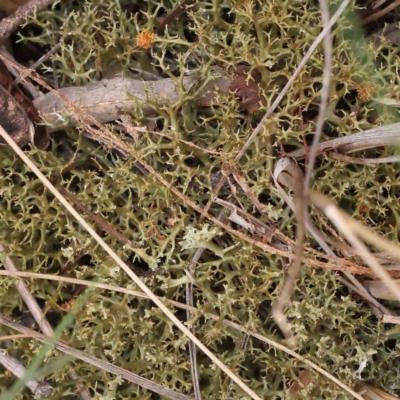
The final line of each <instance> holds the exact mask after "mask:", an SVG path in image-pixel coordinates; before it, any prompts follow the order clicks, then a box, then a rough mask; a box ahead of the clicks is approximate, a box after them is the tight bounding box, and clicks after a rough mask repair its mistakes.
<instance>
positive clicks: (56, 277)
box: [0, 270, 363, 400]
mask: <svg viewBox="0 0 400 400" xmlns="http://www.w3.org/2000/svg"><path fill="white" fill-rule="evenodd" d="M0 275H5V276H9V277H24V278H34V279H47V280H52V281H57V282H66V283H73V284H78V285H85V286H90V287H96V288H99V289H104V290H111V291H115V292H120V293H125V294H129V295H132V296H136V297H140V298H143V299H148V298H149V297H148V296H147V294H145V293H143V292H140V291H138V290H131V289H126V288H121V287H118V286H114V285H109V284H105V283H97V282H92V281H84V280H82V279H76V278H69V277H64V276H59V275H49V274H38V273H35V272H25V271H18V272H9V271H2V270H0ZM164 300H165V301H166V302H167V303H169V304H170V305H172V306H174V307H177V308H180V309H183V310H188V311H191V312H196V311H197V308H196V307H192V306H189V305H187V304H184V303H180V302H178V301H175V300H168V299H164ZM205 316H206V317H208V318H211V319H213V320H214V321H216V322H219V321H221V319H220V317H219V316H218V315H216V314H210V313H206V314H205ZM222 323H223V324H224V325H226V326H230V327H232V328H234V329H236V330H238V331H240V332H243V333H245V334H246V335H249V336H252V337H254V338H256V339H258V340H260V341H261V342H263V343H266V344H268V345H270V346H272V347H274V348H277V349H279V350H281V351H283V352H285V353H287V354H289V355H291V356H292V357H294V358H297V359H298V360H300V361H302V362H304V363H305V364H307V365H308V366H310V367H311V368H313V369H314V370H315V371H317V372H319V373H320V374H321V375H324V376H325V377H326V378H328V379H329V380H331V381H332V382H334V383H335V384H337V385H338V386H340V387H341V388H343V389H344V390H346V391H347V392H349V393H351V394H352V395H353V396H354V397H355V398H357V399H360V400H363V398H362V397H361V396H360V395H358V394H357V393H356V392H354V391H353V390H352V389H350V388H349V387H348V386H347V385H345V384H344V383H342V382H340V381H339V380H338V379H337V378H335V377H334V376H333V375H331V374H329V373H328V372H326V371H325V370H323V369H322V368H320V367H318V365H316V364H314V363H313V362H312V361H309V360H307V359H305V358H303V357H302V356H301V355H300V354H297V353H296V352H295V351H293V350H291V349H289V348H287V347H285V346H283V345H281V344H279V343H278V342H276V341H274V340H272V339H269V338H267V337H265V336H263V335H261V334H259V333H256V332H252V331H249V330H247V329H246V328H243V327H242V326H241V325H239V324H236V323H235V322H232V321H229V320H227V319H224V320H222Z"/></svg>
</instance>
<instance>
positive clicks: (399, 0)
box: [361, 0, 400, 25]
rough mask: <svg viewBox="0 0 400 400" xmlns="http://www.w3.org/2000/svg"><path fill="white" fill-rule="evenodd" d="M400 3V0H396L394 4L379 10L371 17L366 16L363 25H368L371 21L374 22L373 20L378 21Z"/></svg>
mask: <svg viewBox="0 0 400 400" xmlns="http://www.w3.org/2000/svg"><path fill="white" fill-rule="evenodd" d="M399 5H400V0H396V1H394V2H393V3H392V4H389V5H388V6H387V7H385V8H383V9H382V10H379V11H377V12H376V13H374V14H372V15H370V16H369V17H367V18H364V19H363V20H362V21H361V25H367V24H369V23H370V22H373V21H376V20H377V19H379V18H382V17H383V16H384V15H386V14H387V13H389V12H390V11H392V10H394V9H395V8H396V7H398V6H399Z"/></svg>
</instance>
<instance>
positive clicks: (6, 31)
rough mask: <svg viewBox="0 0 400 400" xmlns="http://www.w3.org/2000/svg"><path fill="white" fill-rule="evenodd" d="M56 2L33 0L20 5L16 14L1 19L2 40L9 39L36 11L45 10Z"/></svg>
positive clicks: (0, 37) (0, 35) (0, 39)
mask: <svg viewBox="0 0 400 400" xmlns="http://www.w3.org/2000/svg"><path fill="white" fill-rule="evenodd" d="M53 3H54V0H31V1H30V2H29V3H27V4H25V5H23V6H21V7H19V8H18V9H17V10H16V11H15V13H14V14H12V15H10V16H9V17H7V18H4V19H2V20H1V21H0V41H3V40H4V39H7V38H8V37H9V36H10V35H11V34H12V33H13V32H14V31H15V30H16V29H17V28H18V27H19V26H20V25H21V24H22V23H23V22H24V21H25V20H26V18H27V17H28V16H29V15H30V14H32V13H34V12H35V11H36V12H37V11H40V10H43V9H44V8H46V7H48V6H50V5H51V4H53Z"/></svg>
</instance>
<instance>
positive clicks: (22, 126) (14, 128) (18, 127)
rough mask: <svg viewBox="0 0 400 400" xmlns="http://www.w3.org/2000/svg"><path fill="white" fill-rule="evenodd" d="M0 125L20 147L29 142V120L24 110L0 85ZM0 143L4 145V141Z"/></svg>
mask: <svg viewBox="0 0 400 400" xmlns="http://www.w3.org/2000/svg"><path fill="white" fill-rule="evenodd" d="M0 125H1V126H2V127H3V128H4V129H5V130H6V131H7V133H8V134H9V135H10V136H11V137H12V138H13V139H14V141H15V142H16V143H18V144H20V145H24V144H26V143H28V142H29V120H28V117H27V116H26V114H25V112H24V110H23V109H22V108H21V106H20V105H19V104H18V103H17V102H16V101H15V99H14V98H13V97H12V96H11V95H10V93H8V92H7V90H5V89H4V88H3V86H1V85H0ZM0 143H2V144H5V141H4V139H1V140H0Z"/></svg>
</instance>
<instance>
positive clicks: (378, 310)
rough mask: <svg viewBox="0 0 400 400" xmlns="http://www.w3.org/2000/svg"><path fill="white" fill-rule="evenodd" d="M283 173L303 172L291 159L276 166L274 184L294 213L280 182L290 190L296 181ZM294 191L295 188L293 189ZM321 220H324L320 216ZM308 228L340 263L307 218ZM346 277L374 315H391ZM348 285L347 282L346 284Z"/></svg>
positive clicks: (348, 275) (325, 239) (323, 236)
mask: <svg viewBox="0 0 400 400" xmlns="http://www.w3.org/2000/svg"><path fill="white" fill-rule="evenodd" d="M282 172H286V175H287V174H292V175H294V176H299V174H300V172H301V170H300V168H299V167H298V166H297V165H295V164H294V163H293V162H292V161H291V160H290V159H281V160H279V161H278V162H277V163H276V165H275V170H274V182H275V186H276V188H277V190H278V192H279V194H280V195H281V196H282V198H283V199H284V200H285V202H286V203H287V204H288V205H289V207H290V208H291V209H292V211H294V209H295V206H294V203H293V201H292V200H291V199H290V197H289V196H288V195H287V194H286V192H285V191H284V190H283V188H282V187H281V186H280V184H279V180H283V183H284V184H285V185H287V186H288V187H289V188H290V187H291V186H293V181H295V182H296V180H297V179H296V178H295V179H282V177H283V178H284V177H285V176H284V175H283V176H281V173H282ZM292 190H293V188H292ZM319 218H320V219H322V218H321V217H320V216H319ZM305 222H306V228H307V230H308V232H309V233H310V234H311V235H312V236H313V237H314V239H315V240H316V241H317V243H318V244H319V245H320V246H321V248H322V249H323V250H324V251H325V252H326V254H327V255H329V256H330V257H333V258H336V259H337V260H338V261H339V260H340V259H339V258H338V257H337V256H336V255H335V253H334V252H333V251H332V249H331V248H330V247H329V245H328V244H327V243H326V241H327V240H328V239H329V238H328V237H326V236H325V235H324V234H322V232H321V231H319V230H318V229H317V228H316V227H315V226H314V225H313V224H312V223H311V221H310V219H309V218H306V221H305ZM331 231H332V230H331ZM332 233H333V234H334V236H335V237H338V236H337V235H336V233H334V232H332ZM339 247H340V248H341V249H342V248H343V244H342V243H340V246H339ZM343 273H344V275H345V276H346V277H347V279H348V280H349V281H350V282H351V284H352V285H354V286H353V287H354V288H355V290H356V291H357V292H358V293H359V294H361V296H362V297H364V298H365V299H366V300H367V301H368V303H369V304H370V305H371V307H372V310H373V311H374V313H375V314H376V315H377V316H378V317H381V316H382V315H383V314H385V313H386V314H391V312H390V311H389V310H388V309H387V308H386V307H384V306H383V305H381V304H380V303H379V302H378V301H377V300H376V299H375V298H374V297H373V296H372V295H371V294H370V293H369V292H368V291H367V290H366V289H365V288H364V287H363V285H362V284H361V283H360V282H359V281H358V280H357V278H356V277H355V276H353V275H352V274H351V273H349V272H347V271H344V272H343ZM338 279H339V280H340V277H339V278H338ZM345 283H346V284H347V281H346V282H345Z"/></svg>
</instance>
